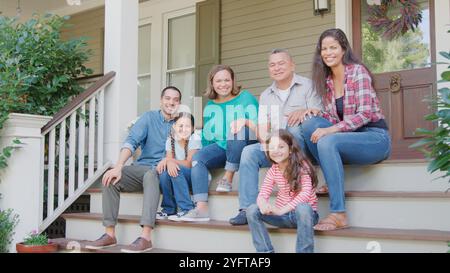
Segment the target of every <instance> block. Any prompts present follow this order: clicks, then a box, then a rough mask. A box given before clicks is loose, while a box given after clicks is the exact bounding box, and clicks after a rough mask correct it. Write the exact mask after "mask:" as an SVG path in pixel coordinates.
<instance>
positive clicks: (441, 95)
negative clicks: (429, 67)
mask: <svg viewBox="0 0 450 273" xmlns="http://www.w3.org/2000/svg"><path fill="white" fill-rule="evenodd" d="M439 53H440V54H441V56H443V57H444V58H446V59H447V60H450V52H448V53H447V52H439ZM444 64H449V63H444ZM448 68H450V66H448ZM441 77H442V80H440V81H439V83H442V82H450V70H448V71H445V72H443V73H442V74H441ZM428 101H429V102H430V105H431V106H432V107H433V108H434V109H436V111H435V112H434V113H432V114H429V115H427V116H425V120H428V121H432V122H434V123H435V124H436V128H435V129H434V130H427V129H422V128H419V129H417V130H416V133H417V134H418V135H421V136H424V138H423V139H421V140H420V141H418V142H417V143H415V144H413V145H411V146H410V147H411V148H418V149H419V150H421V151H422V152H423V153H424V154H425V156H426V158H427V159H429V160H430V163H429V164H428V171H429V172H430V173H433V172H435V171H438V170H439V171H442V172H443V173H444V175H443V176H442V177H449V176H450V89H449V88H447V87H443V88H440V89H439V90H438V94H437V96H436V97H434V98H432V99H430V100H428Z"/></svg>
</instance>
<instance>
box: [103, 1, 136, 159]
mask: <svg viewBox="0 0 450 273" xmlns="http://www.w3.org/2000/svg"><path fill="white" fill-rule="evenodd" d="M138 21H139V3H138V0H127V1H117V0H105V43H104V44H105V57H104V60H105V64H104V71H105V73H107V72H109V71H116V73H117V74H116V78H115V80H114V81H113V82H112V84H111V85H110V86H109V87H108V88H107V90H106V92H105V149H104V158H105V160H111V161H112V162H116V161H117V159H118V154H119V149H120V146H121V144H122V142H123V140H124V139H125V137H126V126H127V124H128V123H129V122H130V121H132V120H133V119H134V118H136V115H137V66H138V63H137V55H138Z"/></svg>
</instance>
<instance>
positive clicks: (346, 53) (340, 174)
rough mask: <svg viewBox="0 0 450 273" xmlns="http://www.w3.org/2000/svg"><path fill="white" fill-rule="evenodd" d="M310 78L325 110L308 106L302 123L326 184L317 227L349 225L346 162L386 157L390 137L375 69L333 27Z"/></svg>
mask: <svg viewBox="0 0 450 273" xmlns="http://www.w3.org/2000/svg"><path fill="white" fill-rule="evenodd" d="M312 78H313V84H314V86H315V88H316V90H317V92H318V93H319V95H320V96H321V97H322V101H323V104H324V107H325V111H320V110H317V109H308V110H307V111H306V112H305V115H304V116H303V119H302V128H303V133H304V138H305V140H306V142H307V147H308V150H309V151H310V153H311V155H312V156H313V157H314V159H315V160H316V161H317V162H318V163H319V164H320V167H321V169H322V171H323V174H324V177H325V180H326V183H327V185H328V191H329V197H330V212H331V213H330V214H329V215H328V216H327V217H326V218H324V219H322V220H321V221H320V222H319V223H318V224H317V225H316V226H315V227H314V228H315V229H316V230H334V229H339V228H345V227H347V223H348V222H347V216H346V213H345V193H344V167H343V164H344V163H345V164H355V165H365V164H374V163H377V162H380V161H382V160H384V159H386V158H388V157H389V155H390V152H391V139H390V136H389V132H388V127H387V125H386V122H385V120H384V116H383V114H382V113H381V109H380V102H379V100H378V98H377V96H376V93H375V89H374V83H373V80H372V79H373V77H372V74H371V73H370V71H369V70H368V69H367V68H366V67H365V66H364V65H363V64H361V62H360V61H359V60H358V58H357V57H356V56H355V55H354V54H353V52H352V49H351V47H350V44H349V42H348V40H347V37H346V36H345V34H344V32H343V31H342V30H340V29H329V30H326V31H325V32H323V33H322V35H321V36H320V38H319V42H318V44H317V47H316V52H315V55H314V64H313V77H312Z"/></svg>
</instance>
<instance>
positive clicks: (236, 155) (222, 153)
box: [191, 127, 256, 202]
mask: <svg viewBox="0 0 450 273" xmlns="http://www.w3.org/2000/svg"><path fill="white" fill-rule="evenodd" d="M252 134H253V133H252V131H251V130H249V129H248V127H244V128H243V129H242V130H241V131H239V132H238V133H237V134H235V135H233V136H230V137H229V138H228V141H227V149H226V150H224V149H222V148H221V147H220V146H219V145H217V144H216V143H214V144H210V145H208V146H205V147H203V148H202V149H201V150H200V151H198V152H197V153H196V154H195V155H194V156H193V158H192V172H191V179H192V191H193V194H194V201H195V202H206V201H208V189H209V179H208V170H211V169H218V168H223V167H225V170H227V171H233V172H236V171H238V170H239V165H240V162H241V153H242V150H243V149H244V147H245V146H247V145H250V144H253V143H256V140H252V139H255V137H254V136H253V135H252Z"/></svg>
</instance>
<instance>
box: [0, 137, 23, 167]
mask: <svg viewBox="0 0 450 273" xmlns="http://www.w3.org/2000/svg"><path fill="white" fill-rule="evenodd" d="M21 144H23V143H22V142H21V141H20V139H14V140H13V141H12V143H11V145H8V146H6V147H4V148H3V149H2V150H1V151H0V170H2V169H4V168H6V167H8V162H7V161H8V158H10V157H11V155H12V152H13V151H14V150H15V149H18V148H20V146H18V145H21Z"/></svg>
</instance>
